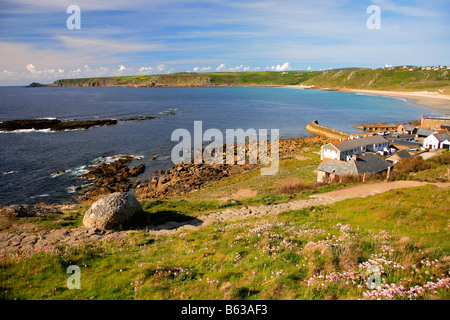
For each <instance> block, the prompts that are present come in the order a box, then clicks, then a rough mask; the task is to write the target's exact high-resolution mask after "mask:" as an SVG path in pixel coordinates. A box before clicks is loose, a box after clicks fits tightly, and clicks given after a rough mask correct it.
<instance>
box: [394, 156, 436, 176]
mask: <svg viewBox="0 0 450 320" xmlns="http://www.w3.org/2000/svg"><path fill="white" fill-rule="evenodd" d="M431 167H432V166H431V164H430V163H429V162H427V161H425V160H423V159H422V158H420V157H412V158H406V159H403V160H402V161H400V162H399V163H398V164H397V165H396V166H395V167H394V170H393V173H392V176H391V177H392V178H393V179H406V178H407V177H408V176H409V174H410V173H414V172H419V171H423V170H427V169H430V168H431Z"/></svg>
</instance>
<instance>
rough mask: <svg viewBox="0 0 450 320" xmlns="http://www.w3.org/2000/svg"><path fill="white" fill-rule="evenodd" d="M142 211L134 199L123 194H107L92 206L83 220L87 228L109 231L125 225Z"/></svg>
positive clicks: (129, 195)
mask: <svg viewBox="0 0 450 320" xmlns="http://www.w3.org/2000/svg"><path fill="white" fill-rule="evenodd" d="M141 211H142V206H141V204H140V203H139V201H137V200H136V198H135V197H134V196H133V195H131V194H127V193H124V192H115V193H111V194H108V195H106V196H104V197H102V198H100V199H99V200H97V201H96V202H94V203H93V204H92V206H91V207H90V208H89V209H88V211H86V214H85V215H84V218H83V225H84V226H85V227H87V228H95V229H99V230H109V229H114V228H116V227H118V226H119V225H121V224H125V223H127V222H129V221H130V219H131V218H132V217H133V216H134V215H135V214H136V213H139V212H141Z"/></svg>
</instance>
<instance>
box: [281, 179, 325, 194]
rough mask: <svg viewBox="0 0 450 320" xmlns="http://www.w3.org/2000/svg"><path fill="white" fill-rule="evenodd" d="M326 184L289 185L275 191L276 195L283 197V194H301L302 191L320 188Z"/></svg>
mask: <svg viewBox="0 0 450 320" xmlns="http://www.w3.org/2000/svg"><path fill="white" fill-rule="evenodd" d="M325 184H326V183H320V182H312V183H309V184H304V183H294V184H289V185H284V186H280V187H278V188H277V189H276V190H275V194H277V195H281V194H295V193H300V192H302V191H307V190H312V189H316V188H319V187H321V186H323V185H325Z"/></svg>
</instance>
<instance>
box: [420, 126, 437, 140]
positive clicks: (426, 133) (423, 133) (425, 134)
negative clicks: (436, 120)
mask: <svg viewBox="0 0 450 320" xmlns="http://www.w3.org/2000/svg"><path fill="white" fill-rule="evenodd" d="M435 132H436V130H434V129H426V128H419V129H417V137H418V138H426V137H428V136H429V135H430V134H433V133H435Z"/></svg>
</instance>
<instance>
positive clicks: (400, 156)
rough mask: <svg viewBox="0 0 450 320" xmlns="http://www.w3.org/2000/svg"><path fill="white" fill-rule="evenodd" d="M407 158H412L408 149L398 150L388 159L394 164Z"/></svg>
mask: <svg viewBox="0 0 450 320" xmlns="http://www.w3.org/2000/svg"><path fill="white" fill-rule="evenodd" d="M407 158H411V154H410V153H409V152H408V151H406V150H401V151H399V152H397V153H396V154H394V155H393V156H390V157H389V158H387V159H386V161H388V162H390V163H392V164H396V163H398V162H400V161H402V160H403V159H407Z"/></svg>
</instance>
